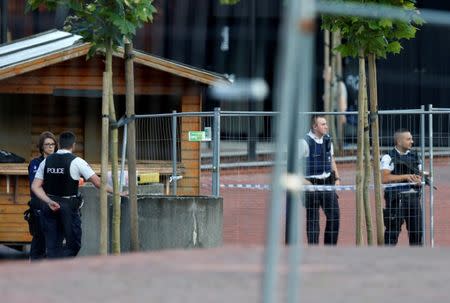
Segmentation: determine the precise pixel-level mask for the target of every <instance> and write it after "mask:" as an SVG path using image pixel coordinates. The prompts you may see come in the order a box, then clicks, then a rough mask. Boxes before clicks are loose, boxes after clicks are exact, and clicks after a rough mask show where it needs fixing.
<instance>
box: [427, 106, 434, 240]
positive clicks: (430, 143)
mask: <svg viewBox="0 0 450 303" xmlns="http://www.w3.org/2000/svg"><path fill="white" fill-rule="evenodd" d="M428 111H429V114H428V117H429V118H428V132H429V137H428V147H429V153H430V163H429V165H430V169H429V170H430V245H431V247H434V190H433V185H434V184H433V179H434V176H433V175H434V171H433V105H432V104H429V105H428Z"/></svg>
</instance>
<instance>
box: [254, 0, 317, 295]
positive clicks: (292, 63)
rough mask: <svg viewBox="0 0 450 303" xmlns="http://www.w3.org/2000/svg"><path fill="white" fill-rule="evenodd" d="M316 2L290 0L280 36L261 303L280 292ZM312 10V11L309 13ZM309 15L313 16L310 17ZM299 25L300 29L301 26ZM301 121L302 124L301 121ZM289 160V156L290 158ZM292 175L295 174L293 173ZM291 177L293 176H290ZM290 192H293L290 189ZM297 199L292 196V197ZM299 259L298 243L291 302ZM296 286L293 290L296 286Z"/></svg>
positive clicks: (293, 247) (306, 101)
mask: <svg viewBox="0 0 450 303" xmlns="http://www.w3.org/2000/svg"><path fill="white" fill-rule="evenodd" d="M312 4H313V2H312V1H311V0H291V1H287V4H286V5H285V11H284V16H283V20H282V21H283V24H282V30H281V31H280V32H281V33H282V34H281V36H280V44H279V45H281V49H280V51H279V58H280V61H279V62H278V65H277V66H278V69H277V74H276V79H277V83H276V91H275V100H278V101H279V102H280V104H278V108H279V111H280V115H279V116H278V117H277V122H276V128H275V131H276V133H275V137H276V138H277V144H276V154H275V167H274V170H273V174H272V180H273V181H272V182H273V183H272V193H271V200H270V202H271V203H270V205H269V213H268V216H269V217H268V224H267V238H266V253H265V264H264V276H263V283H262V302H264V303H271V302H274V300H275V290H276V289H277V265H278V258H279V251H280V249H279V242H280V241H279V237H280V225H281V210H282V207H281V203H280V199H281V197H282V196H283V193H284V190H285V189H287V188H286V182H284V181H283V180H285V178H283V176H284V175H285V174H284V173H285V168H284V164H283V162H284V159H285V156H284V154H285V146H288V144H289V143H290V144H291V146H289V149H288V153H289V152H292V151H293V150H295V148H294V147H293V146H292V144H298V138H294V137H292V134H291V131H292V130H293V128H295V127H297V126H298V124H299V123H304V119H298V114H299V111H300V112H305V111H307V109H308V106H309V105H310V104H311V99H299V96H298V93H299V92H305V93H306V95H302V97H306V96H308V94H309V93H311V91H310V90H311V86H310V85H308V83H311V82H310V81H312V75H311V74H310V73H309V64H311V62H312V61H313V60H312V58H311V57H310V55H311V54H310V53H309V49H310V48H312V47H313V45H312V41H313V39H312V36H313V32H312V31H308V30H307V28H306V27H304V26H305V25H307V24H312V23H314V21H313V10H314V8H313V5H312ZM308 9H309V10H308ZM308 13H310V15H308ZM299 25H300V26H299ZM304 49H306V50H308V51H307V53H306V54H305V55H304V56H303V55H302V56H298V54H299V53H300V52H303V50H304ZM299 120H300V121H299ZM287 156H288V157H289V154H288V155H287ZM296 160H297V164H295V165H294V167H295V169H294V172H295V171H297V172H298V158H296ZM294 172H292V173H294ZM289 177H293V174H290V175H289ZM287 190H293V189H292V188H291V189H287ZM298 196H299V195H293V198H297V201H293V203H298V202H299V201H298ZM299 258H300V245H299V243H298V242H297V243H296V244H295V245H291V246H290V250H289V266H288V268H289V269H290V272H289V278H288V280H289V285H288V302H298V300H297V292H298V286H299V283H298V278H299V272H298V268H299V264H298V263H299ZM293 286H294V287H293Z"/></svg>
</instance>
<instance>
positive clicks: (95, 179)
mask: <svg viewBox="0 0 450 303" xmlns="http://www.w3.org/2000/svg"><path fill="white" fill-rule="evenodd" d="M88 181H89V182H91V183H92V184H94V186H95V187H97V188H98V189H100V186H101V184H102V180H101V179H100V177H99V176H97V174H93V175H92V176H91V177H90V178H89V179H88ZM106 191H107V192H108V193H110V194H112V193H113V189H112V187H111V186H109V184H106Z"/></svg>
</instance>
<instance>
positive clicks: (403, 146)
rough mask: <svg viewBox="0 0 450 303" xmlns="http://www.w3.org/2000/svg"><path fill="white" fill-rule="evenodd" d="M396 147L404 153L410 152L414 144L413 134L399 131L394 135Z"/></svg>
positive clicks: (405, 130)
mask: <svg viewBox="0 0 450 303" xmlns="http://www.w3.org/2000/svg"><path fill="white" fill-rule="evenodd" d="M394 143H395V147H396V148H397V149H398V150H399V151H400V152H402V153H404V152H406V151H408V150H410V149H411V148H412V145H413V143H414V141H413V138H412V135H411V132H410V131H409V130H407V129H399V130H397V131H396V132H395V133H394Z"/></svg>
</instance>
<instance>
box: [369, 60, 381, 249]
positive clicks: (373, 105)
mask: <svg viewBox="0 0 450 303" xmlns="http://www.w3.org/2000/svg"><path fill="white" fill-rule="evenodd" d="M368 63H369V64H368V65H369V89H370V117H371V118H370V121H371V123H370V125H371V127H372V159H373V181H374V186H375V188H374V190H375V215H376V224H377V244H378V245H384V224H383V205H382V201H381V197H382V194H381V170H380V135H379V121H378V92H377V66H376V62H375V55H374V54H369V57H368Z"/></svg>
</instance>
